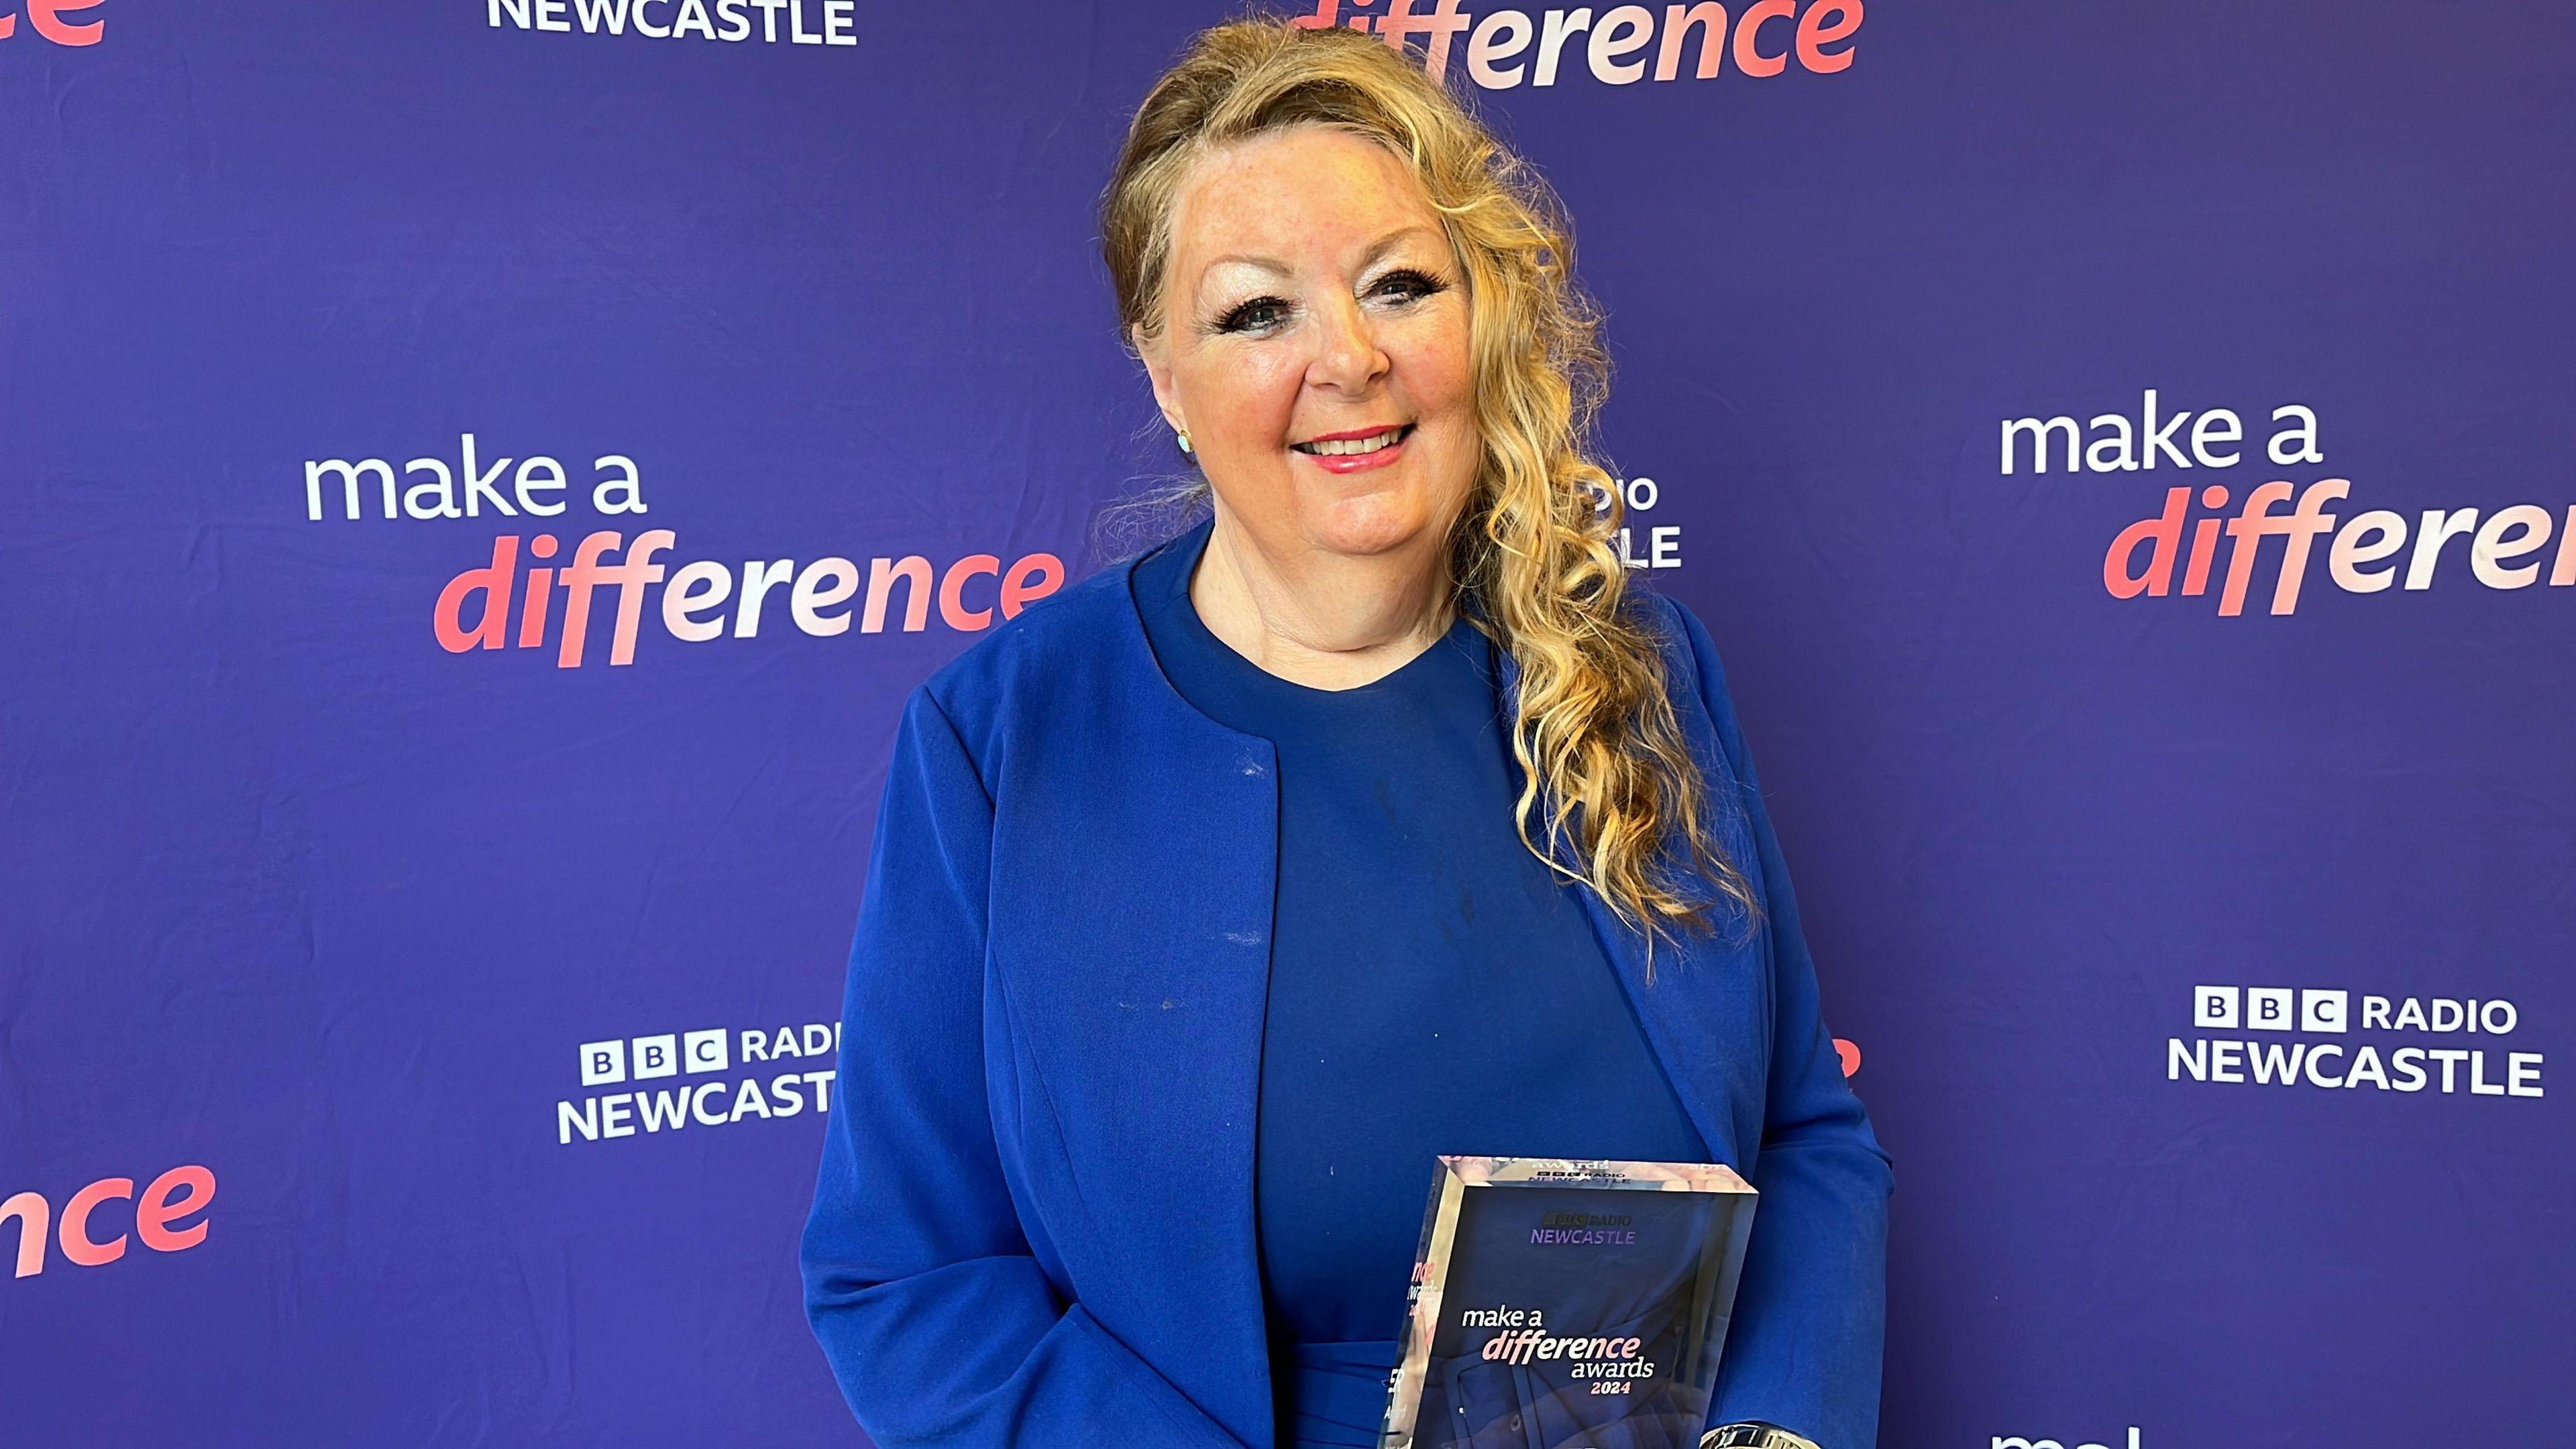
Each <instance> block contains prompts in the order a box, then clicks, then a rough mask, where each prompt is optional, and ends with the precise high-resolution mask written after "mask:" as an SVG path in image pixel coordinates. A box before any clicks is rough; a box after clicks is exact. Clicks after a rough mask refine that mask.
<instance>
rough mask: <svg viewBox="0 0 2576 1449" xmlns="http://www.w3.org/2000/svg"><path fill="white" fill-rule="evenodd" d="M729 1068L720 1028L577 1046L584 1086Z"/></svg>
mask: <svg viewBox="0 0 2576 1449" xmlns="http://www.w3.org/2000/svg"><path fill="white" fill-rule="evenodd" d="M731 1065H733V1061H732V1057H731V1054H730V1053H729V1052H728V1051H727V1050H726V1048H725V1034H724V1029H723V1028H722V1027H711V1028H709V1029H707V1030H705V1031H692V1032H684V1033H678V1034H674V1033H670V1032H665V1033H663V1034H662V1035H660V1036H639V1037H635V1038H633V1039H632V1040H631V1041H629V1040H626V1039H622V1038H621V1039H617V1040H611V1041H586V1042H583V1043H582V1044H581V1084H582V1085H583V1086H585V1087H598V1086H605V1085H607V1084H609V1083H612V1082H623V1081H626V1080H628V1079H629V1078H630V1077H631V1078H632V1079H634V1080H635V1081H639V1082H643V1081H650V1080H652V1079H653V1078H655V1077H676V1076H679V1075H680V1074H681V1073H683V1072H686V1073H688V1074H689V1075H691V1076H695V1075H697V1074H698V1073H700V1072H721V1071H723V1070H725V1069H726V1068H727V1067H729V1066H731Z"/></svg>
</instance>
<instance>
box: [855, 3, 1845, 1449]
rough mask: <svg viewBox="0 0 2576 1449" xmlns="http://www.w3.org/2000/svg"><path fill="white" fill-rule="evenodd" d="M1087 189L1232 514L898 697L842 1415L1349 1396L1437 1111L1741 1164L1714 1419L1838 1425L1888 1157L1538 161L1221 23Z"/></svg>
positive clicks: (1830, 1437)
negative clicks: (1622, 451) (1737, 1276)
mask: <svg viewBox="0 0 2576 1449" xmlns="http://www.w3.org/2000/svg"><path fill="white" fill-rule="evenodd" d="M1103 228H1104V251H1105V254H1106V257H1107V260H1108V263H1109V270H1110V273H1111V275H1112V277H1113V279H1114V280H1115V282H1116V286H1117V290H1118V298H1119V307H1120V315H1121V319H1122V321H1123V323H1124V324H1125V327H1126V331H1127V335H1128V337H1129V338H1130V340H1131V341H1132V342H1133V344H1134V345H1135V347H1136V349H1137V352H1138V354H1139V355H1140V357H1141V358H1142V360H1143V362H1144V365H1145V368H1146V371H1147V373H1148V375H1149V376H1150V378H1151V380H1152V383H1153V390H1154V396H1155V399H1156V401H1157V403H1158V404H1159V405H1160V407H1161V409H1162V412H1163V415H1164V417H1165V418H1166V420H1167V421H1168V422H1169V423H1170V425H1171V427H1172V430H1173V433H1174V436H1175V441H1176V443H1177V445H1178V447H1179V448H1180V449H1181V450H1182V452H1184V453H1185V454H1187V455H1188V456H1189V457H1191V458H1193V459H1195V460H1196V462H1197V464H1198V467H1199V468H1200V469H1201V470H1202V472H1203V473H1204V477H1205V482H1206V486H1207V490H1208V492H1209V494H1210V495H1211V497H1210V500H1209V502H1210V508H1211V512H1212V516H1211V518H1210V520H1209V521H1208V522H1206V523H1203V524H1201V525H1199V526H1198V527H1197V528H1195V529H1192V530H1191V531H1189V532H1188V533H1186V534H1184V535H1183V536H1182V537H1180V538H1178V539H1175V540H1172V541H1171V542H1169V543H1167V544H1165V545H1164V546H1163V547H1161V548H1159V549H1157V550H1154V551H1153V552H1151V553H1149V554H1147V555H1146V556H1144V557H1143V558H1141V559H1139V560H1137V561H1135V562H1134V563H1131V564H1129V565H1126V566H1123V567H1120V568H1116V569H1112V570H1110V571H1108V572H1106V573H1104V574H1102V575H1100V576H1097V577H1095V578H1093V579H1091V580H1090V581H1088V582H1087V583H1085V584H1083V585H1080V586H1078V587H1076V588H1074V589H1071V590H1068V591H1067V592H1066V593H1064V594H1063V595H1061V596H1059V597H1058V598H1057V599H1054V600H1050V601H1049V602H1047V603H1046V604H1045V605H1043V606H1042V607H1038V608H1034V609H1032V610H1030V611H1029V612H1027V613H1026V614H1024V615H1023V616H1021V617H1020V618H1019V619H1018V620H1016V621H1015V622H1014V623H1013V624H1012V625H1010V626H1009V627H1006V628H1004V629H1002V630H1000V631H998V632H997V633H996V634H995V635H994V636H993V637H991V638H989V639H987V640H985V641H983V642H982V643H980V644H979V645H977V646H976V647H975V648H974V649H972V650H970V651H968V652H967V654H966V655H965V656H963V657H962V658H960V659H959V660H957V661H956V662H955V663H954V664H952V665H950V666H949V667H948V668H946V669H944V670H942V671H941V672H940V673H939V674H938V675H937V676H936V677H934V678H933V679H932V680H931V681H930V682H929V683H928V684H927V685H925V686H924V687H923V688H922V689H921V690H919V691H916V692H915V694H914V695H913V697H912V699H911V701H910V703H909V705H908V707H907V709H906V712H905V716H904V719H903V723H902V727H901V731H900V733H899V735H898V737H897V741H896V746H895V757H894V763H893V767H892V770H891V772H890V774H889V777H888V779H887V783H886V789H885V799H884V805H883V810H882V814H881V816H880V819H879V823H878V830H877V837H876V846H875V857H874V862H873V865H872V867H871V871H870V876H869V882H868V892H867V898H866V905H865V907H864V909H863V911H862V912H861V915H860V919H859V926H858V932H857V940H856V943H855V946H854V949H853V953H852V959H851V963H850V976H849V991H848V999H847V1003H846V1008H845V1022H846V1026H845V1030H844V1034H843V1049H842V1051H843V1054H842V1061H841V1068H840V1071H841V1075H840V1082H841V1093H842V1103H843V1105H842V1107H841V1109H840V1110H839V1111H837V1112H835V1113H834V1114H833V1115H832V1117H831V1119H830V1128H829V1139H828V1143H827V1147H826V1153H825V1158H824V1163H823V1171H822V1177H821V1181H820V1184H819V1186H818V1188H817V1190H816V1196H815V1203H814V1209H813V1215H812V1219H811V1221H810V1223H809V1224H808V1227H807V1230H806V1235H805V1244H804V1263H805V1272H806V1284H807V1304H808V1310H809V1313H810V1315H811V1317H812V1319H813V1322H814V1326H815V1331H816V1333H817V1335H818V1336H819V1337H820V1338H821V1340H822V1342H823V1344H824V1347H825V1350H826V1352H827V1354H828V1355H829V1357H830V1359H831V1361H832V1366H833V1369H834V1371H835V1373H836V1374H837V1375H838V1377H839V1379H840V1382H841V1385H842V1388H843V1391H844V1393H845V1394H846V1395H847V1397H848V1399H849V1401H850V1404H851V1407H852V1408H853V1409H854V1410H855V1411H856V1413H857V1415H858V1417H859V1420H860V1422H861V1423H862V1425H863V1426H864V1427H865V1428H866V1429H867V1430H868V1432H869V1433H870V1434H871V1435H872V1436H873V1437H874V1438H875V1439H876V1440H877V1441H878V1442H879V1443H880V1444H883V1445H886V1446H889V1449H893V1446H900V1445H912V1444H942V1445H954V1446H1003V1445H1017V1444H1034V1445H1046V1446H1094V1445H1097V1446H1110V1445H1139V1446H1143V1445H1151V1446H1163V1445H1175V1446H1178V1445H1190V1446H1211V1449H1215V1446H1247V1445H1248V1446H1261V1445H1270V1444H1278V1445H1293V1446H1324V1445H1367V1444H1373V1443H1375V1442H1376V1440H1375V1431H1376V1429H1377V1425H1378V1416H1379V1413H1380V1410H1381V1406H1382V1404H1383V1400H1384V1392H1385V1390H1384V1385H1385V1377H1386V1371H1387V1368H1388V1366H1389V1364H1390V1363H1391V1362H1392V1359H1393V1355H1394V1348H1395V1345H1394V1343H1393V1342H1392V1340H1393V1337H1394V1335H1395V1333H1396V1331H1397V1327H1398V1323H1399V1320H1400V1318H1401V1316H1402V1313H1403V1310H1404V1293H1405V1286H1406V1280H1407V1277H1408V1273H1409V1270H1410V1268H1411V1264H1412V1259H1413V1252H1414V1248H1415V1242H1416V1237H1417V1235H1418V1233H1419V1230H1420V1225H1421V1213H1422V1203H1423V1197H1424V1193H1425V1191H1426V1189H1427V1187H1428V1185H1429V1182H1430V1176H1431V1169H1432V1157H1433V1155H1434V1154H1436V1153H1444V1152H1446V1153H1490V1154H1497V1155H1526V1156H1562V1157H1598V1158H1625V1159H1642V1160H1662V1161H1693V1162H1702V1161H1715V1162H1725V1163H1729V1164H1732V1165H1734V1166H1736V1167H1737V1168H1738V1169H1739V1170H1740V1171H1742V1172H1744V1173H1745V1174H1746V1175H1747V1176H1748V1177H1749V1178H1750V1179H1751V1181H1752V1182H1753V1183H1754V1184H1755V1185H1756V1186H1757V1187H1758V1188H1760V1190H1761V1192H1762V1194H1763V1199H1762V1206H1761V1210H1760V1212H1759V1214H1758V1215H1757V1219H1756V1226H1755V1228H1754V1230H1753V1237H1752V1242H1751V1246H1750V1248H1749V1249H1748V1257H1747V1261H1746V1267H1745V1272H1744V1276H1743V1280H1742V1286H1741V1289H1740V1291H1739V1294H1738V1297H1737V1301H1736V1311H1735V1318H1734V1322H1733V1327H1732V1329H1731V1331H1730V1334H1729V1338H1728V1341H1727V1344H1726V1347H1725V1355H1724V1360H1723V1370H1722V1376H1721V1379H1720V1384H1719V1391H1718V1398H1717V1404H1716V1409H1717V1413H1716V1414H1715V1415H1714V1416H1713V1422H1714V1423H1717V1424H1719V1425H1731V1424H1747V1425H1751V1424H1767V1425H1772V1426H1778V1427H1777V1428H1776V1429H1766V1428H1748V1429H1745V1430H1743V1431H1741V1432H1739V1433H1736V1434H1733V1435H1731V1436H1727V1437H1726V1439H1725V1442H1729V1443H1777V1444H1795V1443H1802V1442H1810V1441H1811V1442H1813V1443H1815V1444H1818V1445H1822V1446H1824V1449H1864V1446H1867V1445H1869V1444H1870V1443H1871V1442H1873V1440H1874V1438H1875V1434H1876V1419H1877V1403H1878V1378H1879V1351H1880V1338H1881V1320H1882V1312H1883V1299H1884V1266H1883V1265H1884V1235H1885V1210H1886V1195H1887V1192H1888V1185H1889V1177H1888V1170H1887V1163H1886V1158H1885V1156H1884V1154H1882V1153H1881V1152H1880V1150H1879V1148H1878V1146H1877V1143H1876V1142H1875V1140H1874V1139H1873V1138H1872V1136H1871V1133H1870V1130H1869V1126H1868V1123H1867V1120H1866V1118H1865V1117H1864V1115H1863V1113H1862V1111H1861V1107H1860V1104H1859V1103H1858V1102H1857V1101H1856V1100H1855V1099H1854V1098H1853V1097H1852V1095H1851V1093H1850V1091H1849V1090H1848V1089H1847V1088H1846V1087H1845V1086H1844V1084H1843V1080H1842V1075H1841V1072H1840V1070H1839V1062H1838V1058H1837V1057H1836V1054H1835V1052H1834V1049H1833V1046H1832V1044H1831V1040H1830V1038H1829V1037H1828V1036H1827V1035H1826V1033H1825V1030H1824V1027H1823V1025H1822V1022H1821V1021H1820V1019H1819V1016H1818V1012H1817V1003H1816V984H1815V979H1814V972H1813V969H1812V967H1811V966H1810V964H1809V961H1808V957H1807V952H1806V949H1805V946H1804V944H1803V943H1802V941H1801V939H1800V936H1799V931H1798V920H1797V913H1796V908H1795V906H1794V904H1793V903H1792V900H1791V897H1790V893H1789V883H1788V878H1787V876H1786V874H1785V873H1784V871H1783V869H1782V866H1781V862H1780V858H1779V854H1778V850H1777V847H1776V845H1775V844H1774V842H1773V838H1772V833H1771V829H1770V826H1769V823H1768V820H1767V819H1766V817H1765V815H1764V812H1763V808H1762V802H1761V797H1760V795H1759V793H1758V792H1757V790H1756V789H1755V788H1754V782H1753V775H1752V771H1751V767H1750V764H1749V762H1748V761H1747V760H1746V758H1745V753H1744V745H1743V741H1742V739H1741V737H1740V735H1739V734H1738V732H1737V729H1736V724H1735V718H1734V715H1733V712H1732V710H1731V709H1730V707H1729V705H1728V703H1727V697H1726V691H1725V686H1724V683H1723V681H1722V677H1721V676H1720V674H1719V671H1718V662H1717V656H1716V653H1715V650H1714V649H1713V647H1712V646H1711V644H1710V642H1709V639H1708V635H1707V634H1706V633H1705V631H1703V630H1702V628H1701V627H1700V625H1699V624H1698V622H1697V621H1696V620H1695V619H1693V618H1692V617H1691V616H1690V615H1689V614H1688V613H1687V612H1685V611H1683V610H1682V609H1681V608H1680V607H1679V606H1677V605H1674V604H1671V603H1668V602H1665V601H1661V600H1658V599H1654V598H1652V597H1650V596H1643V595H1632V594H1630V593H1628V592H1627V591H1626V587H1625V584H1626V579H1625V574H1624V571H1623V569H1622V568H1621V565H1620V562H1619V560H1618V557H1617V555H1616V554H1615V552H1614V551H1613V549H1612V548H1611V546H1610V544H1609V542H1608V538H1609V532H1608V526H1609V520H1608V517H1606V516H1605V510H1604V509H1603V507H1602V505H1601V500H1602V499H1604V498H1605V497H1606V496H1607V484H1608V479H1607V477H1606V475H1605V474H1604V472H1603V471H1602V470H1601V469H1600V468H1599V467H1597V466H1595V465H1593V464H1591V463H1590V462H1588V461H1586V460H1585V458H1584V456H1583V454H1582V452H1581V451H1580V448H1581V444H1582V441H1583V438H1584V436H1585V426H1586V424H1587V422H1588V419H1589V416H1590V413H1591V409H1592V404H1593V402H1594V401H1595V400H1596V399H1597V396H1598V391H1599V389H1598V386H1597V380H1598V377H1599V374H1600V363H1599V354H1598V352H1597V351H1596V348H1595V344H1594V341H1593V335H1592V325H1591V321H1590V317H1589V314H1588V313H1587V312H1586V311H1585V310H1584V309H1583V307H1582V305H1581V303H1580V298H1579V295H1578V294H1577V293H1576V292H1575V291H1574V288H1573V284H1572V279H1571V277H1570V276H1569V275H1568V274H1567V272H1566V270H1565V266H1564V258H1565V256H1566V250H1567V242H1566V236H1565V231H1564V228H1563V225H1562V223H1561V221H1560V220H1559V219H1558V218H1557V216H1556V214H1555V212H1554V210H1553V208H1552V206H1551V205H1550V204H1549V202H1548V199H1547V196H1546V193H1545V192H1544V190H1543V189H1542V188H1541V187H1540V186H1539V185H1538V183H1537V182H1535V181H1534V180H1532V179H1530V178H1529V177H1528V176H1527V174H1526V173H1525V171H1524V170H1523V169H1522V168H1521V167H1520V166H1519V165H1518V163H1517V162H1515V161H1514V160H1513V158H1511V157H1510V156H1509V155H1507V154H1506V153H1504V152H1503V151H1501V150H1500V149H1499V148H1498V147H1497V146H1496V144H1495V143H1494V141H1493V140H1492V139H1491V138H1490V137H1489V136H1488V135H1487V134H1486V133H1485V132H1484V131H1483V130H1482V129H1481V128H1480V127H1479V126H1478V125H1477V123H1476V122H1475V121H1474V120H1473V119H1472V118H1471V117H1470V116H1469V115H1468V114H1467V113H1466V112H1465V111H1464V110H1463V109H1462V108H1461V107H1460V105H1459V104H1458V103H1457V102H1456V101H1455V100H1454V99H1453V98H1452V97H1450V96H1449V95H1447V94H1446V93H1445V92H1443V91H1442V90H1441V89H1440V88H1439V87H1438V86H1437V85H1435V84H1434V83H1432V82H1431V81H1429V80H1428V79H1426V78H1425V77H1424V76H1423V75H1422V74H1421V72H1419V71H1418V70H1416V69H1414V68H1413V67H1412V66H1410V65H1408V64H1407V63H1406V62H1405V61H1404V59H1403V58H1402V57H1401V56H1400V55H1399V54H1398V53H1396V52H1394V51H1392V50H1390V49H1388V48H1387V47H1385V46H1383V45H1381V44H1379V43H1377V42H1375V41H1372V40H1369V39H1368V38H1367V37H1365V36H1362V35H1360V34H1358V33H1357V32H1353V31H1349V30H1306V29H1296V28H1289V27H1282V26H1274V25H1267V24H1259V23H1239V24H1232V25H1225V26H1220V27H1218V28H1216V29H1213V30H1210V31H1208V32H1206V33H1205V34H1203V35H1201V36H1200V37H1199V38H1198V39H1197V41H1196V42H1195V43H1194V44H1193V46H1192V48H1191V49H1190V51H1189V52H1188V54H1187V55H1186V56H1185V57H1184V58H1183V59H1182V60H1181V61H1180V63H1179V64H1178V65H1177V66H1175V67H1174V68H1173V70H1172V71H1171V72H1169V73H1168V74H1167V75H1165V76H1164V77H1163V79H1162V80H1161V81H1160V82H1159V83H1158V84H1157V85H1156V86H1155V88H1154V90H1153V92H1152V93H1151V94H1150V95H1149V96H1148V97H1147V99H1146V101H1145V103H1144V105H1143V107H1142V108H1141V109H1140V110H1139V112H1138V113H1137V115H1136V117H1135V120H1134V123H1133V125H1132V127H1131V129H1130V132H1129V135H1128V139H1127V143H1126V146H1125V149H1124V152H1123V154H1122V155H1121V157H1120V159H1119V163H1118V168H1117V172H1116V175H1115V177H1114V179H1113V180H1112V182H1111V184H1110V186H1109V189H1108V191H1107V193H1106V195H1105V197H1104V199H1103ZM1792 1433H1794V1435H1795V1436H1800V1437H1792Z"/></svg>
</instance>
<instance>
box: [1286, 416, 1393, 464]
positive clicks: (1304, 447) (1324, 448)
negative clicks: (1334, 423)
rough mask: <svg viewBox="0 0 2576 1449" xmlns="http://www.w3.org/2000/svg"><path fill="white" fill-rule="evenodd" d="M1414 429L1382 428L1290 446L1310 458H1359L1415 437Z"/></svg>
mask: <svg viewBox="0 0 2576 1449" xmlns="http://www.w3.org/2000/svg"><path fill="white" fill-rule="evenodd" d="M1413 427H1414V425H1413V424H1411V423H1404V424H1400V425H1398V426H1396V427H1392V428H1382V429H1380V430H1378V431H1377V432H1374V433H1363V434H1361V435H1360V436H1358V437H1342V438H1317V439H1316V440H1315V441H1313V442H1311V443H1291V444H1289V445H1288V446H1289V447H1291V448H1294V449H1296V450H1297V451H1298V452H1300V453H1303V454H1305V455H1306V456H1308V457H1310V458H1350V457H1357V456H1359V455H1361V454H1364V453H1374V452H1377V451H1379V450H1380V449H1382V448H1392V447H1394V446H1395V445H1396V444H1398V443H1401V442H1403V441H1404V440H1405V439H1406V438H1409V437H1411V436H1413Z"/></svg>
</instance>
